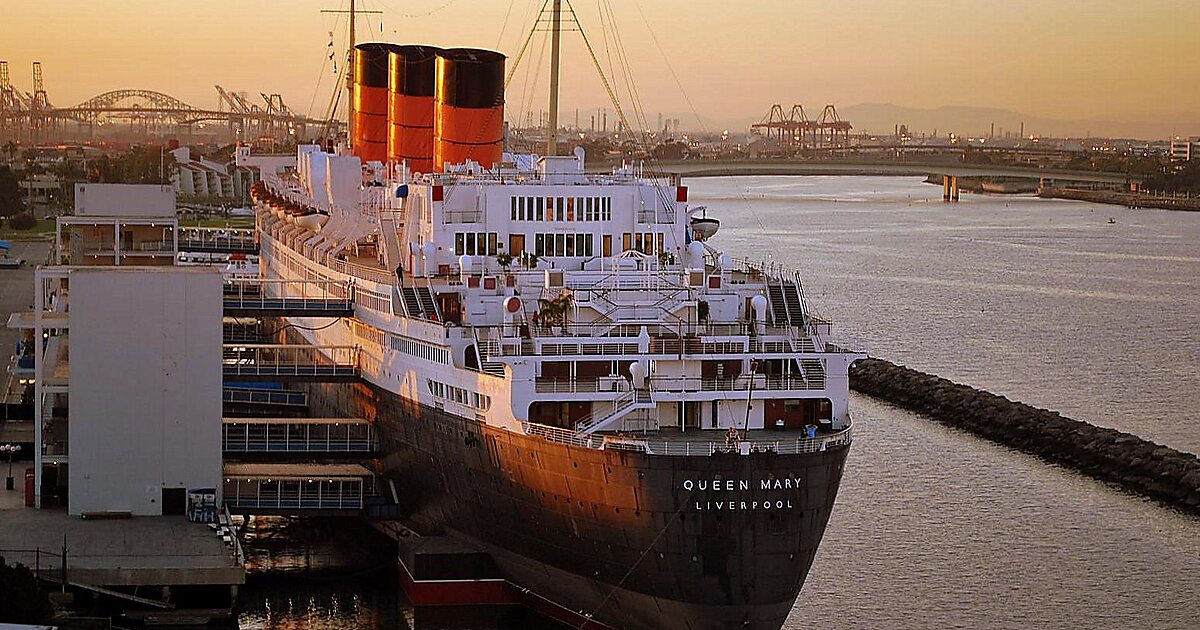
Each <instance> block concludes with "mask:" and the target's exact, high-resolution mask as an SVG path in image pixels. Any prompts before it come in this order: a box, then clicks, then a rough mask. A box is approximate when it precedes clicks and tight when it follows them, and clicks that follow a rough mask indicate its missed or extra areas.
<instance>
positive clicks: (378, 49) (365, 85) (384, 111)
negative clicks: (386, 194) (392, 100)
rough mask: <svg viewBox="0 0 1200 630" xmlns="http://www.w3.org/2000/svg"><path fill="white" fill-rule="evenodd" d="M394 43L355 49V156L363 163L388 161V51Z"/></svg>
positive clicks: (359, 46)
mask: <svg viewBox="0 0 1200 630" xmlns="http://www.w3.org/2000/svg"><path fill="white" fill-rule="evenodd" d="M394 47H395V46H394V45H393V44H384V43H379V42H368V43H363V44H359V45H357V46H355V47H354V94H353V98H354V138H353V139H352V142H353V148H354V155H357V156H358V157H359V158H361V159H362V161H364V162H385V161H387V143H388V52H389V51H390V50H391V49H392V48H394Z"/></svg>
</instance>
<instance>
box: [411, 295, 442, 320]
mask: <svg viewBox="0 0 1200 630" xmlns="http://www.w3.org/2000/svg"><path fill="white" fill-rule="evenodd" d="M415 289H416V292H417V300H418V301H419V302H420V304H421V317H423V318H425V319H428V320H429V321H431V322H440V321H442V318H441V317H440V316H439V313H438V308H437V302H436V301H435V300H434V299H433V289H431V288H429V287H415Z"/></svg>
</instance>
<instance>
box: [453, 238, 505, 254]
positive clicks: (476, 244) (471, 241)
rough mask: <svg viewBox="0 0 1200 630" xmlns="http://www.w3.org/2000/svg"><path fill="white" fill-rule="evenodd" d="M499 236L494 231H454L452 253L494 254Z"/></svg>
mask: <svg viewBox="0 0 1200 630" xmlns="http://www.w3.org/2000/svg"><path fill="white" fill-rule="evenodd" d="M499 238H500V237H499V235H497V234H496V233H495V232H455V233H454V255H455V256H462V255H463V254H466V255H468V256H495V255H496V253H497V251H498V249H497V244H498V243H499Z"/></svg>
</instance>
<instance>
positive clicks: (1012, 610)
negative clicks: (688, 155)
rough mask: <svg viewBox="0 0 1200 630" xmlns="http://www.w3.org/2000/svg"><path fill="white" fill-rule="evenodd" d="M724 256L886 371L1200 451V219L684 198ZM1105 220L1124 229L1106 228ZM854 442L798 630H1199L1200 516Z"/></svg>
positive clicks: (341, 619)
mask: <svg viewBox="0 0 1200 630" xmlns="http://www.w3.org/2000/svg"><path fill="white" fill-rule="evenodd" d="M687 183H688V184H689V186H690V196H691V202H692V205H693V206H696V205H706V206H708V207H709V209H710V214H711V215H712V216H717V217H719V218H720V219H721V220H722V227H721V232H720V234H719V235H718V236H717V237H716V239H715V241H714V243H716V244H718V245H719V246H720V247H721V248H723V249H725V250H726V251H728V252H729V253H730V254H731V255H733V256H735V257H753V258H761V257H763V256H765V255H769V256H770V257H771V259H773V260H775V261H778V262H780V263H783V264H787V265H789V266H792V267H795V268H798V269H800V270H802V272H803V274H804V281H805V286H806V291H807V294H808V299H809V301H810V302H811V303H812V305H813V306H814V307H815V308H816V310H817V311H818V312H820V313H821V314H822V315H825V316H826V317H829V318H831V319H833V320H834V321H835V324H836V326H837V328H836V330H837V331H839V334H840V335H841V336H842V337H843V338H844V339H847V340H851V341H852V342H853V343H855V344H857V345H859V346H860V347H863V348H864V349H866V350H868V351H869V352H871V353H872V354H874V355H876V356H880V357H883V358H887V359H890V360H893V361H895V362H898V363H902V364H905V365H908V366H909V367H913V368H916V369H919V370H922V371H926V372H930V373H934V374H938V375H941V376H945V377H947V378H950V379H953V380H956V381H959V382H964V383H967V384H970V385H974V386H976V387H979V388H982V389H986V390H989V391H992V392H994V393H998V394H1001V395H1005V396H1008V397H1009V398H1012V399H1014V400H1020V401H1023V402H1027V403H1029V404H1032V405H1035V406H1038V407H1045V408H1049V409H1053V410H1056V411H1059V412H1061V413H1063V414H1064V415H1066V416H1068V417H1071V418H1075V419H1078V420H1084V421H1087V422H1092V423H1094V424H1098V425H1104V426H1109V427H1113V428H1117V429H1120V430H1123V431H1128V432H1131V433H1135V434H1137V435H1140V436H1142V437H1144V438H1146V439H1149V440H1152V441H1156V442H1159V443H1162V444H1167V445H1169V446H1172V447H1174V448H1177V449H1180V450H1185V451H1190V452H1193V453H1196V452H1200V423H1198V422H1197V421H1196V412H1197V411H1200V368H1198V367H1197V366H1200V333H1198V332H1197V331H1198V330H1200V282H1197V281H1196V278H1197V277H1200V215H1197V214H1192V213H1182V212H1168V211H1160V210H1126V209H1123V208H1120V207H1113V206H1102V205H1096V204H1088V203H1082V202H1072V201H1054V200H1043V199H1037V198H1034V197H1026V196H1022V197H1008V196H981V195H964V196H963V197H962V201H961V202H959V203H957V204H945V203H942V202H941V188H940V187H934V186H929V185H927V184H923V183H922V182H921V179H920V178H895V177H738V178H713V179H694V180H690V181H689V182H687ZM1110 218H1111V219H1112V222H1110ZM851 405H852V409H853V410H854V413H855V422H856V427H855V445H854V447H853V449H852V451H851V454H850V459H849V462H848V464H847V470H846V474H845V479H844V481H843V484H842V490H841V494H840V496H839V498H838V503H837V506H836V508H835V510H834V513H833V516H832V519H831V521H830V524H829V529H828V531H827V532H826V536H825V539H824V541H823V542H822V545H821V549H820V552H819V553H818V555H817V559H816V562H815V564H814V566H813V568H812V571H811V573H810V574H809V577H808V580H807V582H806V584H805V587H804V590H803V592H802V594H801V596H800V599H799V600H798V601H797V603H796V607H795V609H794V611H793V613H792V616H791V617H790V619H789V621H788V623H787V626H786V627H787V628H794V629H799V628H809V627H824V628H941V627H953V628H968V627H970V628H975V627H987V628H1061V627H1080V628H1125V627H1129V626H1130V625H1132V624H1137V626H1139V627H1146V628H1193V627H1195V625H1196V620H1197V619H1200V579H1197V577H1196V576H1198V575H1200V519H1196V518H1194V517H1190V516H1186V515H1183V514H1182V513H1180V512H1177V511H1174V510H1171V509H1169V508H1165V507H1162V506H1160V505H1158V504H1156V503H1154V502H1152V501H1148V500H1145V499H1141V498H1139V497H1135V496H1133V495H1130V494H1128V493H1125V492H1123V491H1121V490H1119V489H1116V488H1113V487H1110V486H1107V485H1105V484H1102V483H1100V482H1097V481H1094V480H1092V479H1090V478H1086V477H1083V476H1081V475H1079V474H1076V473H1074V472H1071V471H1067V470H1064V469H1061V468H1058V467H1056V466H1052V465H1049V464H1046V463H1044V462H1042V461H1039V460H1037V459H1035V458H1033V457H1030V456H1027V455H1024V454H1021V453H1018V452H1015V451H1013V450H1011V449H1008V448H1005V447H1002V446H998V445H996V444H992V443H989V442H985V441H983V440H980V439H978V438H975V437H973V436H971V435H969V434H966V433H963V432H959V431H956V430H954V429H949V428H946V427H943V426H940V425H937V424H934V423H932V422H930V421H928V420H925V419H922V418H920V417H917V416H915V415H913V414H911V413H908V412H905V411H901V410H898V409H895V408H891V407H889V406H887V405H885V404H882V403H879V402H877V401H874V400H871V399H868V398H865V397H862V396H855V397H853V399H852V401H851ZM392 588H394V582H392V583H389V582H388V581H387V580H371V581H369V582H367V583H365V584H363V588H362V589H357V588H351V589H348V588H347V584H346V583H335V584H332V585H329V586H327V587H322V586H321V585H320V584H316V585H313V584H306V585H305V586H304V587H303V588H300V587H295V588H292V587H279V586H255V585H248V587H247V589H246V590H245V595H246V597H245V599H246V603H247V606H248V610H247V612H246V613H245V614H244V615H243V617H242V626H243V627H245V628H291V627H310V624H309V623H307V622H308V621H313V620H319V622H320V623H319V627H324V628H331V629H332V628H339V629H341V628H346V629H349V628H376V627H417V628H440V627H506V626H505V625H504V622H503V621H500V622H499V623H497V622H493V621H488V622H486V623H482V622H481V623H480V624H475V623H474V622H470V621H462V622H461V623H460V622H459V621H455V622H447V621H446V620H445V619H439V618H424V617H422V615H419V614H417V615H414V614H413V613H412V611H411V609H408V608H406V606H405V604H404V603H403V600H402V598H401V597H398V596H396V595H394V594H392V593H391V591H390V590H389V589H392Z"/></svg>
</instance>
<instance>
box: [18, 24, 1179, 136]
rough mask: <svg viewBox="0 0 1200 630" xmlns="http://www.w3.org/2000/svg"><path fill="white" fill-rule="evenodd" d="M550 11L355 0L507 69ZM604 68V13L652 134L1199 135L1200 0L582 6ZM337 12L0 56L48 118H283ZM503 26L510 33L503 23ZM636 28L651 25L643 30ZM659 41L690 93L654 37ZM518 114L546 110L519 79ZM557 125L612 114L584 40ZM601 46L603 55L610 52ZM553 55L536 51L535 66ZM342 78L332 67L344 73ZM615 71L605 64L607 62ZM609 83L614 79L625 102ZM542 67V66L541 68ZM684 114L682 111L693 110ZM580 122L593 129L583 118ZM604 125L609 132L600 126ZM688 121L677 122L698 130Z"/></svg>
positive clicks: (319, 83) (313, 94)
mask: <svg viewBox="0 0 1200 630" xmlns="http://www.w3.org/2000/svg"><path fill="white" fill-rule="evenodd" d="M542 1H543V0H511V2H510V0H449V1H447V0H388V1H387V2H383V1H380V0H360V2H359V6H360V8H363V7H365V8H367V9H374V10H382V11H384V13H385V14H384V15H383V16H382V34H381V30H380V23H381V20H380V16H374V15H372V16H367V17H365V18H363V19H362V20H361V21H360V23H359V30H360V36H359V39H360V41H361V40H367V39H386V40H390V41H395V42H400V43H430V44H437V45H444V46H451V45H454V46H477V47H489V48H498V49H499V50H501V51H503V52H505V53H508V54H509V55H510V62H511V56H514V55H515V54H516V52H517V50H518V48H519V47H520V43H521V41H523V39H524V37H525V34H526V33H527V32H528V29H529V26H530V24H531V23H532V19H533V15H534V13H535V11H536V9H537V7H539V6H540V5H541V3H542ZM574 4H575V8H576V10H577V11H578V12H579V16H580V20H581V22H582V23H583V26H584V28H585V29H586V31H587V33H588V36H589V38H590V39H591V40H592V43H593V46H594V47H595V48H596V50H597V54H598V55H599V57H600V58H601V63H602V65H604V66H605V68H606V69H608V67H609V59H610V58H611V57H613V54H614V51H613V44H612V40H611V39H609V41H608V45H607V46H606V44H605V40H606V37H605V35H606V33H611V30H609V29H606V28H602V25H601V21H600V14H601V12H600V6H601V5H602V4H603V5H608V6H611V7H612V11H613V14H614V15H615V16H616V20H617V21H616V24H617V31H618V32H619V33H620V35H621V39H622V41H623V42H624V45H625V49H626V53H627V55H628V58H629V60H630V66H631V67H632V72H633V78H634V82H635V84H636V86H637V92H638V94H639V95H640V98H641V102H642V104H643V106H644V110H645V111H646V113H647V118H649V119H650V120H651V122H654V117H655V115H656V114H657V112H659V111H664V112H677V115H681V116H680V117H683V118H688V117H690V112H691V111H692V106H693V105H694V107H695V109H696V110H697V111H698V112H699V114H700V115H701V116H704V117H706V118H707V119H709V120H715V121H717V123H718V124H730V123H732V122H734V121H738V122H740V121H743V120H746V119H751V118H759V117H761V116H762V115H763V114H764V113H765V112H766V111H767V109H768V108H769V107H770V105H771V104H772V103H776V102H782V103H784V104H785V105H790V104H791V103H795V102H799V103H803V104H804V105H805V106H806V108H817V109H819V107H820V106H821V105H823V104H825V103H836V104H838V105H839V106H841V107H846V106H849V105H853V104H856V103H862V102H884V103H895V104H897V105H904V106H909V107H923V108H932V107H938V106H941V105H970V106H982V107H999V108H1006V109H1012V110H1017V111H1020V112H1022V113H1025V114H1030V115H1033V116H1042V117H1046V118H1063V119H1094V120H1138V121H1146V122H1155V123H1163V124H1170V125H1175V126H1179V127H1180V130H1181V131H1182V132H1184V133H1200V37H1198V35H1200V0H1133V1H1131V0H819V1H812V0H789V1H783V0H603V1H602V2H597V1H596V0H574ZM346 5H348V0H55V1H54V2H47V1H45V0H0V59H5V60H7V61H8V62H9V66H10V72H11V74H12V78H13V82H14V83H15V84H16V85H17V87H18V88H19V89H22V90H28V89H30V83H31V78H30V74H31V72H30V63H31V62H32V61H33V60H39V61H41V62H42V63H43V67H44V72H45V81H46V89H47V91H48V93H49V96H50V99H51V101H52V102H53V103H54V104H55V105H59V106H65V105H72V104H76V103H78V102H80V101H83V100H85V99H86V98H88V97H91V96H93V95H95V94H98V93H101V92H104V91H107V90H112V89H117V88H146V89H153V90H158V91H162V92H166V93H168V94H171V95H174V96H177V97H179V98H181V99H183V100H185V101H188V102H190V103H192V104H194V105H196V106H201V107H210V108H211V107H215V106H216V102H217V97H216V92H215V90H214V89H213V87H212V86H213V84H217V83H219V84H221V85H222V86H224V87H226V88H230V89H235V90H245V91H248V92H250V93H251V94H255V95H257V93H258V92H279V93H281V94H283V96H284V100H285V101H286V102H287V103H288V104H289V105H291V106H292V108H293V109H296V110H300V111H305V110H309V108H310V106H311V107H312V110H313V111H314V112H315V113H317V114H318V115H319V114H320V113H321V112H323V110H324V108H325V105H326V103H327V102H328V99H329V96H330V94H331V90H332V86H333V83H332V78H333V76H332V70H331V68H330V67H329V66H328V65H324V64H326V62H327V60H326V55H327V53H328V49H327V44H328V39H329V37H328V32H329V31H330V30H334V31H335V37H336V39H337V42H338V46H339V47H343V46H344V42H345V30H346V29H345V24H344V19H343V18H339V17H335V16H328V15H322V14H321V13H319V11H320V9H323V8H326V9H341V8H345V6H346ZM506 14H507V15H508V20H507V26H504V27H503V30H502V25H504V23H505V16H506ZM643 15H644V16H645V18H646V19H645V20H643ZM647 22H648V23H649V24H650V25H651V26H650V28H651V29H652V30H653V33H654V34H655V35H656V36H657V38H658V42H659V43H660V44H661V47H662V49H663V51H664V52H665V53H666V59H667V60H669V64H670V68H673V69H674V71H675V73H676V74H677V76H678V77H679V82H680V83H681V84H682V86H683V91H682V92H681V90H680V88H679V86H678V85H677V84H676V82H675V79H674V78H672V74H671V71H670V70H669V69H668V65H667V63H668V62H667V61H665V60H664V56H663V54H662V53H660V52H659V49H658V47H657V46H656V45H655V42H654V40H653V39H652V37H651V35H650V33H651V30H649V29H648V28H647ZM543 40H544V36H543V34H540V33H539V34H538V35H537V36H536V37H535V38H534V40H533V43H532V44H531V45H530V47H529V52H528V53H527V58H526V59H525V61H524V62H522V64H521V69H522V72H521V73H518V75H517V77H516V79H515V80H514V81H513V84H512V86H510V90H509V94H508V99H507V100H508V109H509V115H510V117H513V116H515V114H516V113H517V112H519V111H521V110H532V111H534V112H535V115H537V114H536V112H537V111H539V110H540V109H543V108H544V107H545V105H544V103H545V101H546V97H545V87H546V80H545V76H544V74H543V75H542V76H539V77H538V83H537V85H536V87H537V90H536V92H535V93H534V95H533V96H532V97H531V98H530V97H528V96H526V94H525V92H526V91H529V92H533V91H532V90H528V89H527V88H526V85H527V84H528V81H527V78H526V77H525V75H524V72H523V71H524V70H525V69H526V68H528V67H531V66H533V64H534V63H535V62H536V61H537V60H538V58H539V57H541V60H542V64H543V65H545V64H546V63H548V57H549V53H548V50H546V49H543V46H542V41H543ZM564 41H565V42H566V43H567V45H566V47H565V52H564V66H563V67H564V84H563V97H562V101H563V103H564V108H563V110H564V111H563V117H564V118H565V119H566V120H567V121H571V120H573V117H574V108H575V107H576V106H585V107H586V106H598V105H602V104H604V103H606V102H607V98H606V97H605V95H604V89H603V87H602V85H601V83H600V81H599V80H598V79H597V77H596V73H595V71H594V70H593V68H592V63H591V60H590V58H589V57H588V56H587V53H586V51H585V50H584V49H583V47H582V45H581V44H579V43H578V42H579V37H578V34H577V33H567V34H565V36H564ZM606 48H607V52H606ZM544 50H545V55H542V54H541V53H542V52H543V51H544ZM338 61H339V67H340V65H341V61H342V60H341V58H340V57H339V59H338ZM614 64H615V61H614ZM613 67H614V68H617V69H618V70H617V73H616V74H617V75H618V80H617V81H616V82H615V83H616V85H617V86H619V89H620V91H621V92H622V94H623V100H625V101H626V102H628V101H629V97H628V95H627V93H626V89H625V86H626V82H625V80H624V79H623V78H622V77H623V75H622V74H621V72H620V70H619V66H617V65H614V66H613ZM539 70H540V68H539ZM684 94H686V97H687V98H690V101H691V104H692V105H689V104H688V100H687V98H685V96H684ZM581 122H582V123H583V124H584V125H585V126H586V125H587V115H586V114H584V115H583V116H582V120H581ZM612 122H613V121H612V120H610V124H611V123H612ZM689 122H693V123H694V117H693V120H692V121H688V120H685V121H684V124H685V125H687V126H694V124H689Z"/></svg>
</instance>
